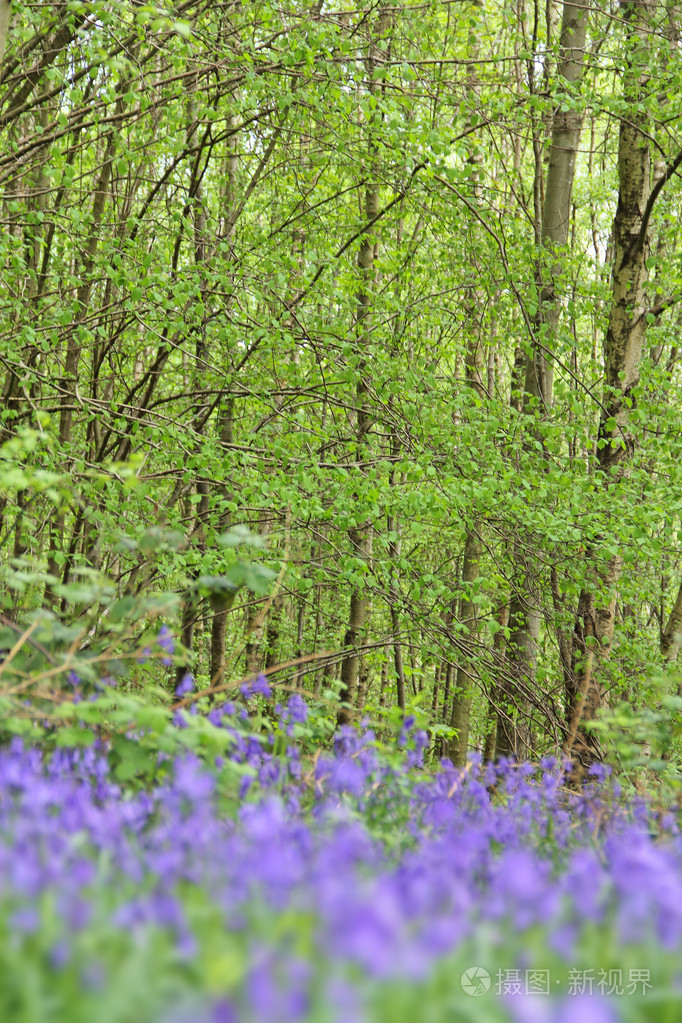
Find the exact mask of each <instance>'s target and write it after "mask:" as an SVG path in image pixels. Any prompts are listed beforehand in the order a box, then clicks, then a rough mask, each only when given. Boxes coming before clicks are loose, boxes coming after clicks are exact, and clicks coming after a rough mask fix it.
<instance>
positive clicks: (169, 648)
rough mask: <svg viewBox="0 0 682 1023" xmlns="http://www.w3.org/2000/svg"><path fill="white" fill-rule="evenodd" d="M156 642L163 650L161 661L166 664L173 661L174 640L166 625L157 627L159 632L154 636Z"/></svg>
mask: <svg viewBox="0 0 682 1023" xmlns="http://www.w3.org/2000/svg"><path fill="white" fill-rule="evenodd" d="M156 644H157V646H160V647H161V649H162V650H163V651H164V653H165V656H164V657H162V658H161V663H162V664H165V665H166V666H168V665H170V664H172V663H173V652H174V651H175V640H174V639H173V636H172V635H171V631H170V629H169V628H168V626H167V625H162V626H161V628H160V629H159V634H158V636H157V637H156Z"/></svg>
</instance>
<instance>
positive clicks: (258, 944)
mask: <svg viewBox="0 0 682 1023" xmlns="http://www.w3.org/2000/svg"><path fill="white" fill-rule="evenodd" d="M183 681H184V680H183ZM263 682H264V680H263ZM181 685H182V683H181ZM256 685H257V686H259V688H258V689H256V690H255V692H257V693H263V692H264V689H265V687H266V685H267V684H265V685H263V683H262V682H260V681H259V682H257V683H256ZM185 691H188V690H187V689H185ZM251 695H254V689H253V687H252V688H251V689H250V690H249V696H251ZM246 714H247V711H246V709H245V708H243V707H242V708H238V707H236V706H235V705H234V704H224V705H222V706H221V707H220V708H215V709H213V710H212V711H211V713H210V719H211V722H212V723H213V724H214V725H216V726H218V727H224V728H227V729H228V730H229V731H230V734H231V736H232V739H233V744H232V753H231V757H230V760H229V762H228V763H224V764H223V765H222V768H221V769H220V770H217V771H214V770H209V769H207V767H206V766H205V765H204V764H202V762H201V761H200V760H199V759H198V758H197V757H196V756H193V755H186V756H184V757H181V758H179V759H177V760H176V762H175V764H174V766H173V770H172V773H171V774H170V775H169V776H168V777H167V778H166V780H164V781H163V782H161V783H160V784H158V785H157V786H156V787H155V788H153V789H152V790H151V791H148V792H136V793H131V792H126V791H123V790H122V789H121V788H120V786H118V785H116V784H115V783H114V782H113V780H112V778H111V776H110V774H109V769H108V762H107V758H106V750H104V749H102V748H99V749H94V748H89V749H87V750H80V751H69V750H58V751H57V752H55V753H54V754H52V756H51V757H46V756H44V755H43V754H41V753H40V752H38V751H37V750H35V749H31V748H26V747H24V746H23V745H22V744H21V743H20V742H18V741H15V742H14V743H13V744H12V745H11V746H10V747H9V748H7V749H5V750H3V751H1V752H0V920H4V924H3V927H4V928H5V930H6V931H7V932H8V933H11V935H12V942H14V944H15V945H16V946H17V947H19V946H20V947H21V948H22V949H23V951H22V955H23V956H24V957H26V956H28V955H30V954H31V950H32V949H33V953H32V954H33V955H35V956H38V952H36V943H38V945H39V946H40V949H41V951H40V956H42V957H43V958H42V959H41V961H43V960H44V961H45V962H46V963H47V964H49V970H50V971H51V973H50V976H51V977H52V984H53V987H55V985H56V986H57V988H58V984H57V981H55V977H56V978H59V977H67V976H68V977H69V978H70V980H69V983H68V984H66V982H65V987H64V990H65V991H66V990H67V989H68V990H70V991H73V990H74V986H73V985H74V983H76V987H77V988H78V989H79V990H83V991H85V990H86V989H87V988H88V983H89V982H88V983H86V974H87V976H95V975H97V977H98V980H97V983H96V984H95V985H94V986H95V988H96V989H97V996H98V997H99V998H100V999H106V997H107V992H113V991H114V990H115V988H116V985H117V977H118V974H117V970H119V969H120V968H121V969H122V967H120V961H121V952H120V948H121V946H122V943H123V945H124V946H126V947H128V945H129V946H130V949H131V952H130V954H131V956H132V955H140V954H141V952H140V950H141V949H142V948H156V946H155V945H154V944H153V943H152V944H150V941H151V939H150V937H149V935H151V934H157V935H162V936H163V942H165V944H163V942H162V946H163V948H164V949H166V951H165V952H163V949H162V951H161V952H155V953H154V954H155V955H158V956H159V957H160V958H159V960H158V962H157V963H156V965H155V966H153V970H154V971H155V973H156V974H157V975H159V976H160V975H161V974H162V973H163V971H164V969H165V967H164V966H163V963H164V962H165V963H167V970H168V976H169V977H170V976H173V977H174V981H173V983H175V984H176V985H177V984H178V983H180V981H179V980H178V970H177V964H178V963H182V964H184V966H183V970H184V973H183V974H182V976H184V978H185V980H184V981H183V983H184V984H185V987H186V990H184V993H183V998H184V1002H183V1003H182V1004H183V1005H184V1004H185V1003H186V1006H187V1007H186V1009H185V1008H183V1007H182V1005H181V1002H182V999H180V998H179V996H177V997H176V998H175V999H174V1001H173V1006H172V1007H171V1006H170V1004H169V1002H168V996H167V994H166V995H165V996H164V997H162V996H161V995H160V996H159V998H160V1001H159V1004H158V1006H157V1008H156V1009H155V1010H154V1011H155V1012H156V1015H154V1014H153V1013H152V1014H151V1015H150V1016H147V1017H146V1018H150V1019H158V1020H163V1021H164V1023H171V1021H174V1020H178V1021H179V1020H181V1019H183V1018H186V1019H188V1020H189V1019H192V1020H200V1021H201V1020H206V1021H209V1020H216V1021H220V1020H224V1021H227V1020H253V1021H254V1023H259V1021H265V1020H267V1021H269V1023H270V1021H273V1020H274V1021H282V1023H293V1021H298V1020H307V1019H313V1018H315V1019H318V1018H319V1019H323V1020H329V1021H330V1023H332V1021H334V1020H337V1021H338V1023H342V1021H344V1023H345V1021H348V1020H351V1019H352V1020H354V1021H355V1020H357V1021H358V1023H361V1021H362V1020H367V1023H371V1021H373V1020H378V1021H384V1020H385V1021H386V1023H388V1021H389V1020H390V1021H391V1023H393V1021H394V1020H398V1021H400V1020H402V1019H403V1018H405V1019H406V1020H407V1019H412V1018H418V1015H417V1016H415V1015H414V1013H417V1014H418V1013H419V1011H420V1010H419V1004H420V999H421V1000H423V999H425V998H432V999H436V1000H437V999H438V998H441V999H445V1001H444V1003H443V1004H444V1005H451V1006H454V1009H453V1012H452V1015H451V1016H447V1014H446V1013H445V1010H443V1012H442V1013H440V1014H439V1012H438V1011H436V1008H434V1012H433V1018H434V1019H441V1018H443V1019H445V1018H446V1016H447V1018H452V1019H456V1018H460V1015H458V1012H459V1010H458V1009H457V1006H458V1005H461V1006H463V1009H462V1012H461V1018H474V1017H472V1016H471V1015H467V1013H470V1012H471V1011H473V1010H472V1009H471V1004H470V1003H469V1001H468V999H469V995H468V994H467V993H466V992H463V989H462V986H461V984H460V977H461V976H462V974H463V970H464V969H465V968H466V967H468V966H470V965H471V964H472V962H474V963H475V962H477V961H480V959H481V958H482V957H484V956H486V957H487V959H485V960H484V961H485V962H486V963H487V966H488V970H489V973H490V974H491V975H492V976H493V977H494V975H495V972H496V970H497V967H498V963H503V964H506V966H509V967H514V968H515V969H516V970H525V969H529V968H531V967H532V968H535V967H538V968H540V967H547V968H548V969H549V968H550V967H551V968H552V969H555V970H560V968H564V967H566V968H567V966H568V964H571V963H573V964H575V963H578V964H580V962H581V955H584V952H583V951H581V949H582V944H581V943H582V942H583V939H584V937H585V935H588V934H591V935H594V934H598V935H599V936H600V941H603V944H604V947H605V948H607V949H608V948H610V949H611V951H610V952H605V953H604V955H605V957H606V958H605V959H604V963H603V964H600V965H605V966H608V967H611V966H613V965H614V963H616V962H617V956H618V955H619V954H621V953H622V954H623V955H625V952H626V950H627V949H637V948H641V949H642V950H647V949H648V952H646V954H647V955H648V957H649V959H648V960H647V961H645V962H641V963H640V964H639V965H641V966H642V967H645V966H648V967H649V968H651V969H652V972H653V971H654V967H655V965H656V964H655V963H653V962H652V961H651V954H652V953H651V950H652V949H655V950H656V956H657V957H658V959H660V962H663V961H664V960H665V957H666V956H669V957H672V960H673V961H674V960H675V957H676V956H679V952H680V949H681V948H682V838H681V837H680V833H679V830H678V829H677V827H676V825H675V822H674V821H673V820H671V819H668V820H667V821H666V822H665V827H663V826H662V825H661V822H660V821H657V820H656V817H655V814H654V813H653V811H652V810H650V809H649V808H647V807H646V806H645V805H644V804H639V805H637V806H635V807H634V808H633V807H629V806H627V805H626V804H625V802H624V801H623V800H620V799H619V798H618V792H617V789H615V788H614V787H613V786H610V787H608V783H607V782H606V780H605V779H602V778H595V779H594V780H593V781H592V782H590V784H589V785H588V786H587V787H586V789H585V790H584V791H583V792H582V793H580V794H577V793H575V792H572V791H570V790H569V789H568V788H566V787H565V785H564V784H563V783H564V775H563V773H562V769H561V765H559V764H557V763H555V762H552V761H547V762H546V763H544V764H543V765H542V766H540V767H538V768H537V769H533V768H532V767H530V766H528V765H524V766H523V767H517V766H514V765H512V764H500V765H497V766H486V767H482V766H481V765H480V764H479V763H477V762H475V761H472V762H471V763H470V764H469V766H468V768H467V769H466V770H465V771H461V770H456V769H455V768H453V766H452V765H451V764H450V763H449V761H444V762H443V763H442V765H441V767H440V769H439V770H438V771H436V772H434V773H432V774H427V773H426V772H424V771H419V770H416V771H415V770H414V767H413V765H414V764H415V763H416V762H417V760H419V758H420V757H421V751H422V749H423V745H424V742H423V739H422V737H421V735H420V733H413V732H412V731H411V730H410V729H409V727H408V728H407V729H404V730H403V732H402V733H401V736H400V737H399V740H398V743H397V745H396V748H395V751H394V754H393V755H391V756H386V755H384V753H383V752H382V750H381V748H380V747H379V744H378V743H377V742H376V739H375V736H374V734H373V733H372V732H371V731H368V730H366V731H364V732H361V731H358V730H357V729H354V728H351V727H345V728H343V729H341V730H340V731H339V733H338V734H337V736H336V738H335V742H334V748H333V750H332V751H330V752H329V753H327V754H323V755H319V756H316V757H307V756H303V755H302V754H301V752H300V751H299V750H298V749H297V748H296V746H295V744H293V743H291V744H290V745H289V748H288V750H287V751H286V753H285V754H283V755H281V756H280V755H275V753H274V752H273V750H272V749H271V748H270V746H269V745H268V741H267V739H266V738H265V737H264V736H262V735H260V734H257V735H256V734H254V735H250V734H248V733H247V732H245V731H244V727H243V726H244V718H243V717H242V715H246ZM306 714H307V708H306V707H305V703H304V701H303V700H302V698H301V697H300V696H299V695H298V694H294V695H292V696H291V697H290V699H289V702H288V704H287V706H286V707H285V708H281V710H280V723H281V726H282V728H283V729H285V730H286V729H287V728H289V727H290V726H291V725H292V724H296V723H302V722H304V721H305V719H306ZM235 776H236V777H239V778H241V783H240V789H241V798H240V799H237V800H235V799H234V798H228V796H229V793H228V791H227V789H226V784H227V780H228V779H233V778H234V777H235ZM159 941H161V939H159ZM126 943H128V944H127V945H126ZM160 947H161V946H160ZM93 950H94V951H93ZM150 954H151V953H150ZM644 954H645V952H644V951H643V952H642V955H644ZM163 955H166V959H165V960H164V959H163ZM609 956H611V958H610V959H609ZM614 956H615V957H616V958H615V959H614ZM20 958H21V957H20ZM562 964H563V966H562ZM583 964H584V963H583ZM3 965H4V962H3V960H2V952H0V968H1V967H2V966H3ZM588 965H590V964H588ZM591 965H592V966H596V965H597V964H595V963H592V964H591ZM33 968H37V967H36V965H35V963H34V964H33ZM45 968H46V969H48V967H45ZM88 971H90V972H89V973H88ZM564 972H565V970H564ZM559 976H560V974H559V973H557V978H559ZM561 976H563V975H561ZM74 977H76V978H77V981H76V982H74V980H73V978H74ZM667 982H668V981H666V983H667ZM557 983H558V980H557ZM562 983H563V980H562ZM659 983H661V984H662V983H663V981H662V980H660V978H659ZM69 985H70V987H69ZM401 985H402V987H401ZM91 986H92V985H91ZM498 986H499V985H498ZM398 989H399V990H401V991H403V994H402V995H401V997H400V999H398V1003H396V999H395V997H394V994H393V995H391V992H393V993H395V991H396V990H398ZM557 993H558V994H559V995H561V994H563V995H564V996H565V995H566V990H565V984H564V989H563V991H561V990H558V991H557ZM54 997H57V996H56V995H55V996H54ZM65 997H66V996H65ZM84 997H85V996H84ZM410 998H416V1002H415V1006H416V1007H415V1008H413V1009H410V1008H409V1005H410ZM486 998H487V1000H484V999H483V998H482V999H481V1002H480V1006H481V1009H480V1014H479V1015H478V1016H476V1018H480V1019H486V1020H488V1019H489V1020H491V1021H494V1020H500V1021H503V1020H507V1021H509V1020H512V1021H514V1023H536V1021H537V1023H577V1021H578V1020H581V1021H585V1020H589V1021H590V1023H613V1021H614V1020H615V1019H618V1018H620V1017H619V1009H618V1002H617V1000H615V1001H614V999H612V998H606V997H602V996H601V995H599V994H598V993H597V992H596V991H595V993H594V997H590V996H589V995H588V994H584V993H583V994H581V995H580V996H579V997H574V998H570V997H563V999H558V1000H553V999H551V998H549V997H547V998H544V999H543V998H538V997H535V998H533V997H525V996H522V995H521V994H519V995H518V997H510V996H509V994H508V993H507V994H505V992H504V991H503V990H500V991H498V992H497V993H495V991H494V990H491V991H490V992H489V993H488V995H487V996H486ZM382 999H383V1000H382ZM642 999H643V1000H645V999H644V995H643V996H642ZM403 1002H404V1014H405V1015H404V1016H403V1015H401V1013H403V1009H398V1008H397V1007H396V1005H397V1004H402V1003H403ZM633 1006H635V1003H634V1002H633V1003H632V1004H630V1005H629V1010H628V1011H629V1013H630V1015H629V1016H628V1018H629V1019H640V1018H641V1019H642V1020H644V1019H649V1018H653V1017H649V1016H647V1015H646V1012H647V1011H648V1010H647V1009H646V1007H645V1008H644V1009H643V1010H642V1012H643V1013H644V1015H642V1016H637V1015H636V1006H635V1007H634V1008H633ZM2 1007H3V1002H2V995H1V994H0V1009H2ZM64 1012H65V1013H66V1012H67V1010H66V1009H65V1010H64ZM150 1012H151V1010H150ZM183 1013H184V1014H185V1015H183ZM410 1013H412V1015H410ZM633 1013H634V1014H633ZM63 1018H64V1019H66V1018H68V1013H67V1014H66V1015H64V1016H63ZM661 1018H662V1017H661ZM671 1018H672V1017H671Z"/></svg>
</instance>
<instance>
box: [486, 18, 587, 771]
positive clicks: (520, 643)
mask: <svg viewBox="0 0 682 1023" xmlns="http://www.w3.org/2000/svg"><path fill="white" fill-rule="evenodd" d="M588 11H589V4H588V0H571V2H570V3H569V2H566V3H565V4H564V6H563V15H562V25H561V38H560V59H559V65H558V69H557V77H558V83H559V95H558V97H557V106H556V109H555V111H554V115H553V118H552V135H551V143H550V147H549V166H548V169H547V181H546V184H545V188H544V202H543V203H542V218H541V228H540V243H541V253H542V255H541V260H540V263H539V265H538V269H537V275H536V276H537V279H536V288H537V291H538V293H539V296H540V300H539V303H538V309H537V312H536V313H535V315H534V316H533V317H532V326H533V340H532V343H531V346H530V350H529V352H528V354H527V356H526V358H525V367H524V370H523V376H524V381H523V397H522V399H521V402H520V404H521V407H522V408H523V410H524V411H525V412H532V411H534V412H535V414H537V415H543V414H545V413H546V412H547V411H548V410H549V408H550V407H551V405H552V398H553V380H554V363H553V358H554V346H555V339H556V334H557V329H558V325H559V317H560V313H561V292H560V288H559V284H558V281H559V278H560V275H561V272H562V262H561V256H562V250H563V249H564V248H565V246H566V243H567V241H568V231H569V224H570V213H571V196H572V192H573V179H574V177H575V161H576V154H577V151H578V145H579V142H580V132H581V125H582V115H581V114H580V112H579V111H577V110H574V109H573V107H572V104H571V103H568V104H565V103H564V100H566V99H567V98H568V97H567V94H570V91H571V89H572V88H573V87H574V86H575V85H576V84H577V83H579V81H580V80H581V78H582V75H583V70H584V56H585V41H586V35H587V21H588ZM563 106H567V109H562V107H563ZM539 166H540V165H539V164H538V154H536V171H537V170H538V168H539ZM536 176H537V174H536ZM536 193H537V189H536ZM536 198H537V194H536ZM536 209H539V205H538V203H537V202H536ZM536 235H537V227H536ZM546 262H549V266H546V265H545V264H546ZM520 372H521V366H520V365H518V364H517V366H516V373H517V377H518V376H520ZM515 560H516V562H517V572H516V583H515V588H514V593H513V595H512V599H511V605H510V613H509V628H510V629H511V637H510V641H509V644H508V648H507V654H508V660H509V667H510V671H509V677H508V679H507V680H506V681H505V683H504V685H503V688H502V692H501V694H500V696H501V699H502V701H503V702H504V703H506V708H505V714H504V716H503V717H501V718H500V719H498V734H497V754H498V756H510V755H514V754H516V755H523V754H524V750H527V747H528V736H527V735H525V734H524V732H525V722H526V719H527V713H528V699H527V694H528V693H529V692H530V691H531V690H532V688H533V686H534V684H535V672H536V665H537V647H538V640H539V636H540V622H541V610H540V609H541V603H542V597H541V581H540V578H539V576H538V573H537V570H536V567H535V565H533V564H531V563H529V561H528V559H527V557H526V556H525V555H521V554H518V555H517V557H516V559H515ZM524 691H525V694H526V695H524Z"/></svg>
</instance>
